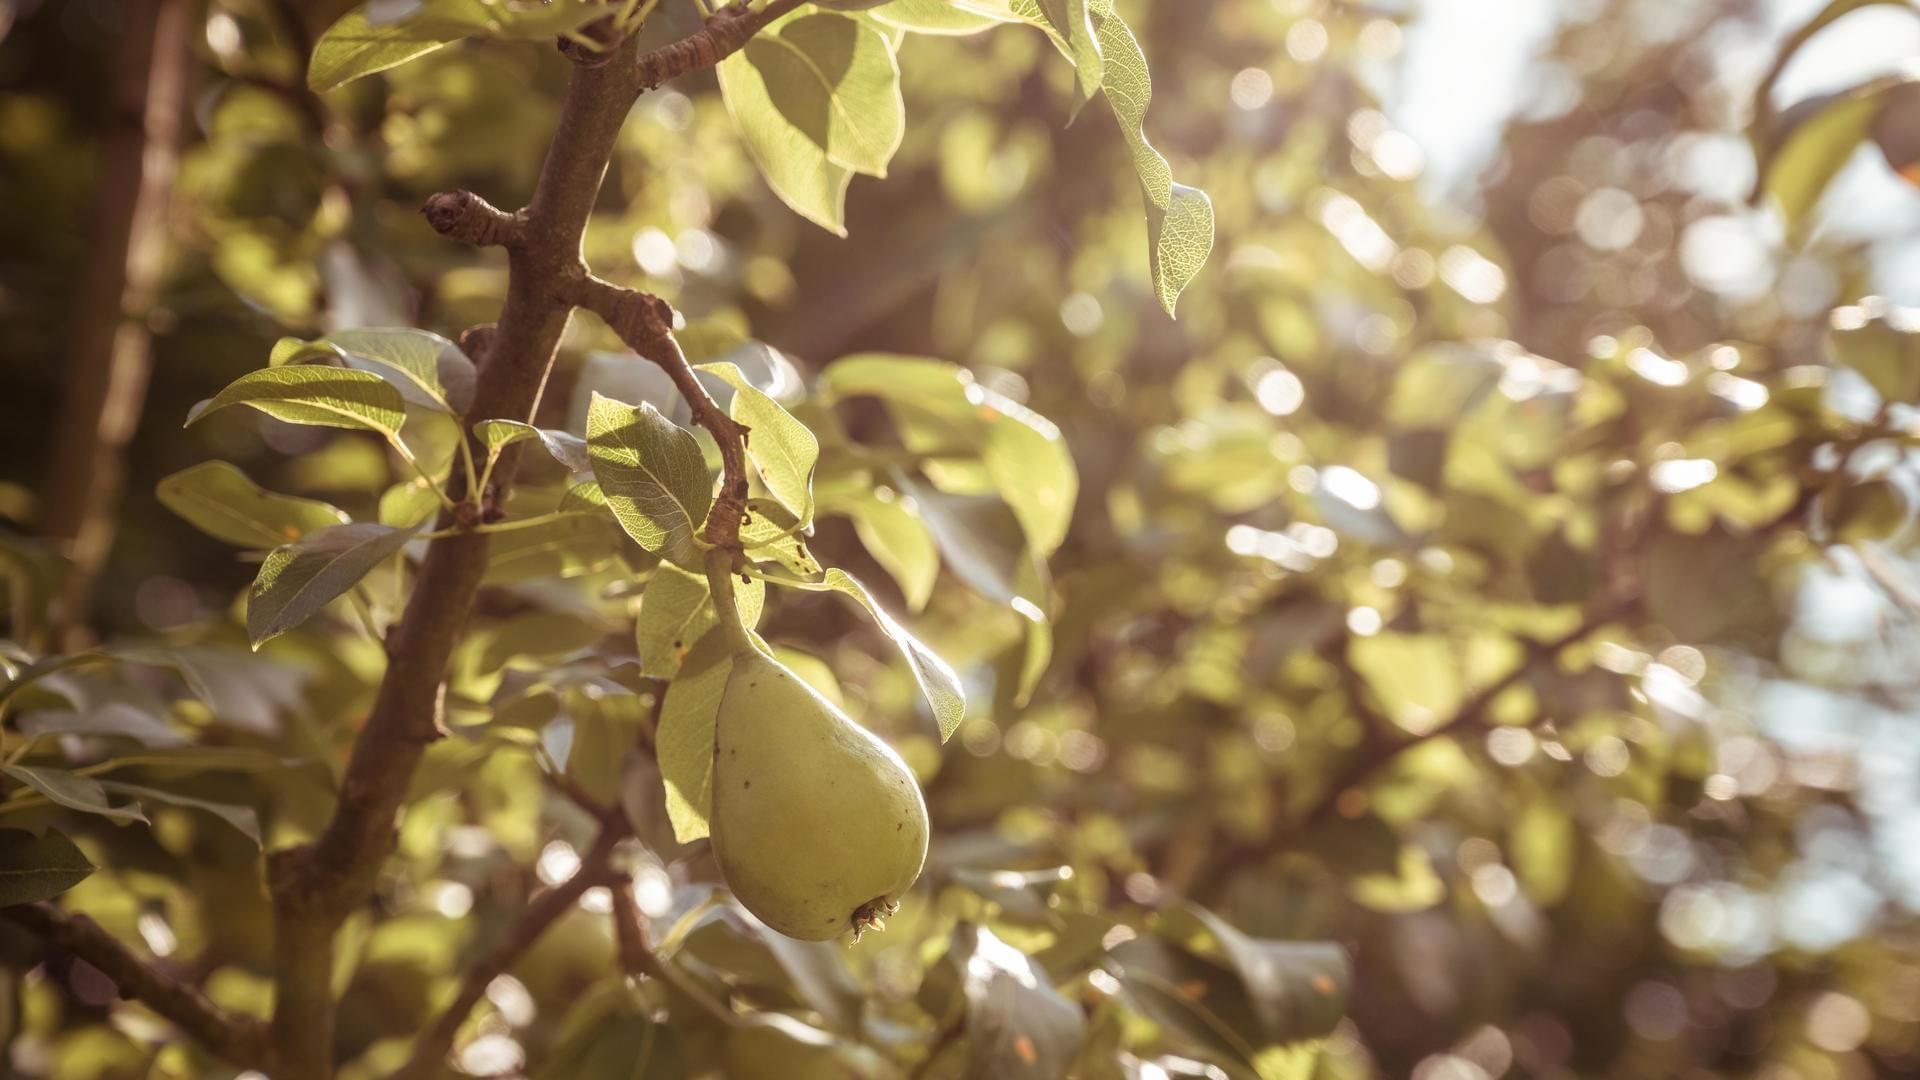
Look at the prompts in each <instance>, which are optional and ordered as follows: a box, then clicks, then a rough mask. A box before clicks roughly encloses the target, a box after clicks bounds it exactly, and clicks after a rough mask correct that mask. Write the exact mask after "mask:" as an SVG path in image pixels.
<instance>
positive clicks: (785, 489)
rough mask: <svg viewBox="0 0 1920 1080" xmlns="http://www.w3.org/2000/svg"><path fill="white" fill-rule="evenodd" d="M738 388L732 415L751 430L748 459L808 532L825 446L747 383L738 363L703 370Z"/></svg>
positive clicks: (734, 393) (729, 409)
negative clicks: (817, 470) (815, 475)
mask: <svg viewBox="0 0 1920 1080" xmlns="http://www.w3.org/2000/svg"><path fill="white" fill-rule="evenodd" d="M699 370H701V371H710V372H712V373H713V374H715V375H718V376H719V377H720V378H721V379H723V380H724V381H725V382H726V383H727V385H728V386H731V387H733V403H732V404H731V405H729V406H728V413H729V414H730V415H731V416H732V417H733V419H735V420H738V421H739V422H740V423H742V424H745V425H746V426H747V429H748V436H747V456H748V457H749V458H751V459H752V461H753V464H754V467H755V468H757V469H758V470H759V471H760V480H761V482H762V483H764V484H766V486H767V491H768V492H770V493H771V494H772V495H773V497H774V498H775V499H778V500H779V501H780V505H782V506H784V507H786V508H787V509H788V510H789V511H791V512H792V513H793V514H795V515H797V516H798V518H799V524H800V525H801V526H803V527H804V526H806V525H809V524H811V523H812V521H813V470H814V466H815V465H817V464H818V463H819V460H820V440H818V439H816V438H814V435H813V432H811V431H808V430H807V426H806V425H805V424H802V423H801V422H800V421H798V420H795V419H794V418H793V414H791V413H789V412H787V410H786V409H784V408H782V407H781V405H780V403H779V402H777V401H775V400H773V399H772V398H770V397H768V396H767V395H766V394H765V393H763V392H762V391H761V390H760V389H759V388H757V387H755V386H754V385H753V384H752V383H750V382H748V381H747V378H746V376H745V375H742V374H741V373H740V368H739V366H738V365H736V364H732V363H717V364H702V365H700V368H699Z"/></svg>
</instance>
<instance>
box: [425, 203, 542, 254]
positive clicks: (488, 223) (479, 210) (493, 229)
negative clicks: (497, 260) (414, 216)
mask: <svg viewBox="0 0 1920 1080" xmlns="http://www.w3.org/2000/svg"><path fill="white" fill-rule="evenodd" d="M420 213H421V214H423V215H425V216H426V219H427V224H429V225H431V226H433V231H434V232H437V233H439V234H440V235H441V236H444V237H446V238H447V239H449V240H453V241H456V242H458V243H462V244H472V245H473V246H475V247H518V246H520V244H521V242H522V239H521V234H522V231H523V230H524V229H525V228H526V214H525V213H524V212H522V213H518V214H509V213H507V212H506V211H505V210H502V209H500V208H499V207H497V206H495V205H493V204H492V203H490V202H488V201H487V200H485V199H483V198H481V197H480V196H478V195H475V194H474V193H473V192H471V191H442V192H440V193H439V194H437V195H434V196H433V197H431V198H429V199H428V200H427V204H426V205H425V206H422V207H421V208H420Z"/></svg>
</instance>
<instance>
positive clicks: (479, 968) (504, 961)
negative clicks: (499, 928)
mask: <svg viewBox="0 0 1920 1080" xmlns="http://www.w3.org/2000/svg"><path fill="white" fill-rule="evenodd" d="M625 835H626V830H625V829H624V828H622V827H620V826H618V825H615V824H612V823H607V824H604V825H602V826H601V828H600V833H599V835H598V836H596V837H595V838H594V841H593V846H592V847H591V848H589V849H588V850H587V853H586V854H585V855H582V856H581V858H580V868H579V869H578V870H575V871H574V872H573V876H572V877H570V878H568V879H567V880H565V881H563V882H561V883H560V884H558V885H556V886H554V887H553V888H551V889H548V890H547V891H546V892H544V893H541V894H540V895H539V896H537V897H535V898H534V900H533V902H532V903H530V904H528V905H527V908H526V910H525V911H523V912H521V913H520V918H519V919H518V920H516V921H515V922H514V924H513V927H512V929H510V930H508V931H507V936H506V937H505V938H503V939H502V940H501V941H500V943H499V944H498V945H495V946H494V947H493V950H492V951H491V952H489V953H487V954H486V955H485V956H483V957H481V958H480V959H479V960H478V961H476V962H475V963H474V964H473V966H472V967H469V968H468V969H467V973H466V975H465V976H463V977H462V979H461V982H460V992H459V994H457V995H456V996H455V997H454V999H453V1004H451V1005H449V1006H447V1008H446V1011H445V1012H442V1013H441V1014H440V1018H439V1019H438V1020H436V1021H434V1024H433V1026H432V1027H431V1028H428V1029H427V1031H426V1032H425V1033H424V1034H422V1035H421V1036H420V1038H419V1040H418V1041H416V1042H415V1043H414V1044H413V1053H412V1055H411V1056H409V1057H408V1058H407V1063H406V1064H405V1065H403V1066H401V1067H400V1068H399V1069H398V1070H397V1071H395V1072H394V1074H393V1076H392V1077H391V1080H411V1078H413V1077H425V1076H431V1075H433V1070H434V1069H435V1068H436V1067H438V1066H439V1065H440V1063H441V1062H442V1061H443V1060H445V1058H446V1056H447V1052H448V1051H449V1050H451V1049H452V1048H453V1040H454V1039H455V1038H456V1037H457V1036H458V1035H459V1034H460V1028H461V1027H462V1026H464V1025H465V1024H466V1022H467V1017H468V1016H469V1015H470V1014H471V1013H472V1012H473V1007H474V1006H475V1005H478V1004H479V1003H480V999H481V998H483V997H485V996H486V994H487V987H488V986H489V985H490V984H492V982H493V980H494V979H496V978H498V977H499V976H500V975H501V974H502V973H504V972H505V971H506V970H507V969H508V968H510V967H512V966H513V964H514V962H515V961H517V960H519V959H520V957H521V955H522V954H524V953H525V952H526V951H527V950H528V949H529V948H532V947H533V943H534V942H535V941H538V940H539V939H540V935H542V934H544V933H546V932H547V928H548V927H550V926H552V925H553V924H554V923H555V922H557V921H558V920H559V919H560V917H561V916H563V915H565V914H566V913H567V912H569V911H572V910H573V906H574V905H575V904H577V903H579V902H580V897H581V896H582V895H583V894H585V893H586V891H587V890H588V889H591V888H593V887H595V886H597V885H607V886H612V887H613V891H614V892H616V893H618V892H620V891H621V890H622V886H621V885H619V884H618V878H619V875H618V874H617V873H616V872H615V870H614V866H613V851H614V848H615V847H616V846H617V845H618V844H619V842H620V840H621V838H622V837H624V836H625Z"/></svg>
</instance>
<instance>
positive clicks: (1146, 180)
mask: <svg viewBox="0 0 1920 1080" xmlns="http://www.w3.org/2000/svg"><path fill="white" fill-rule="evenodd" d="M1103 6H1106V5H1103V4H1100V3H1096V4H1094V5H1093V19H1094V26H1095V29H1096V31H1097V34H1098V36H1099V41H1100V52H1101V54H1102V55H1103V56H1104V57H1105V60H1106V66H1105V75H1104V78H1103V80H1102V84H1101V85H1102V88H1103V89H1104V90H1105V91H1106V94H1107V102H1108V104H1110V105H1112V106H1113V115H1114V119H1116V120H1118V121H1119V122H1120V131H1121V134H1123V135H1125V136H1126V139H1127V144H1128V145H1129V146H1131V147H1132V148H1133V165H1134V169H1135V171H1137V172H1138V173H1139V174H1140V190H1141V193H1142V194H1144V195H1145V196H1146V200H1147V263H1148V267H1149V269H1150V270H1151V272H1152V275H1153V291H1154V295H1155V296H1158V297H1159V298H1160V306H1161V307H1164V308H1165V309H1166V310H1167V314H1168V315H1172V314H1173V313H1174V305H1175V303H1176V302H1177V301H1178V300H1179V299H1180V292H1181V290H1183V289H1185V288H1186V287H1187V283H1188V282H1190V281H1192V280H1193V278H1194V275H1196V274H1198V273H1199V272H1200V268H1201V267H1202V266H1204V265H1206V261H1207V255H1208V253H1210V252H1211V251H1212V250H1213V202H1212V201H1211V200H1209V199H1208V198H1207V193H1206V192H1204V191H1201V190H1200V189H1199V188H1195V187H1188V186H1186V185H1185V184H1180V183H1176V182H1175V181H1174V179H1173V169H1172V168H1171V167H1170V166H1169V165H1168V164H1167V159H1166V158H1164V157H1162V156H1161V154H1160V152H1159V151H1158V150H1155V149H1154V148H1153V146H1152V145H1151V144H1150V143H1148V142H1147V135H1146V131H1145V129H1144V127H1143V126H1142V125H1143V124H1144V123H1145V121H1146V116H1147V105H1148V103H1149V102H1151V101H1152V100H1153V82H1152V80H1151V79H1150V78H1149V77H1148V75H1147V57H1146V54H1145V53H1142V52H1141V51H1140V43H1139V42H1137V41H1135V40H1134V38H1133V31H1132V30H1129V29H1128V28H1127V24H1126V22H1125V21H1124V20H1122V19H1121V18H1120V15H1119V13H1118V12H1113V11H1111V10H1108V11H1104V12H1103V11H1102V10H1101V9H1102V7H1103Z"/></svg>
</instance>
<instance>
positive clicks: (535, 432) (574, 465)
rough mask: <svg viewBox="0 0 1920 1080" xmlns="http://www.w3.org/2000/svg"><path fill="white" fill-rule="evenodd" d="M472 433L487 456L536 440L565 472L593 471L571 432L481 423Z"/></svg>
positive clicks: (582, 441)
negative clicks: (487, 453) (487, 452)
mask: <svg viewBox="0 0 1920 1080" xmlns="http://www.w3.org/2000/svg"><path fill="white" fill-rule="evenodd" d="M473 433H474V435H475V436H476V437H478V438H479V440H480V442H481V444H482V445H484V446H485V447H486V448H487V449H488V450H489V451H491V452H495V453H498V452H499V451H501V450H504V449H506V448H507V447H509V446H512V445H513V444H514V443H517V442H520V441H522V440H525V439H539V440H540V445H542V446H544V447H546V449H547V453H548V454H551V455H552V456H553V460H555V461H557V462H559V463H560V464H561V465H563V466H565V467H566V468H567V471H569V472H575V473H583V472H587V471H589V470H591V469H592V468H593V463H592V461H591V459H590V458H589V457H588V454H587V443H586V440H585V439H582V438H581V437H580V436H578V435H575V434H573V433H571V432H566V431H554V430H551V429H549V428H539V427H534V426H533V425H532V424H527V423H522V422H521V421H519V420H482V421H480V422H479V423H477V424H475V425H473Z"/></svg>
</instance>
